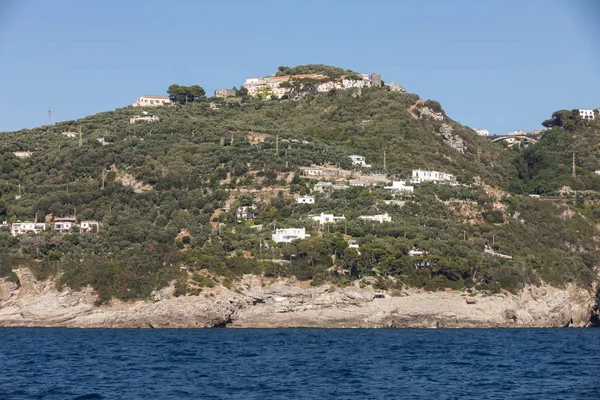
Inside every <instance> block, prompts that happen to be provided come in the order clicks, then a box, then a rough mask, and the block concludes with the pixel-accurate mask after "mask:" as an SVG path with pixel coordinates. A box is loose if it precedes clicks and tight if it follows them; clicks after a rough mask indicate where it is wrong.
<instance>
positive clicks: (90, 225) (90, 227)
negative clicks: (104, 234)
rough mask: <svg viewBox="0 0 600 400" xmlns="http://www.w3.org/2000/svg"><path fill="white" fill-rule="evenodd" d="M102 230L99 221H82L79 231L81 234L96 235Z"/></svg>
mask: <svg viewBox="0 0 600 400" xmlns="http://www.w3.org/2000/svg"><path fill="white" fill-rule="evenodd" d="M99 230H100V222H98V221H81V226H80V228H79V231H80V232H81V233H93V234H96V233H98V231H99Z"/></svg>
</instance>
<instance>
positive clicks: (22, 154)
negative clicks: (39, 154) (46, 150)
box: [13, 151, 33, 158]
mask: <svg viewBox="0 0 600 400" xmlns="http://www.w3.org/2000/svg"><path fill="white" fill-rule="evenodd" d="M13 154H14V155H15V157H17V158H28V157H31V154H33V153H31V152H30V151H15V152H14V153H13Z"/></svg>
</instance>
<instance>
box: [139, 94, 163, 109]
mask: <svg viewBox="0 0 600 400" xmlns="http://www.w3.org/2000/svg"><path fill="white" fill-rule="evenodd" d="M165 104H171V98H170V97H169V96H152V95H147V94H145V95H143V96H140V97H138V98H137V100H136V101H135V103H133V104H132V106H133V107H158V106H163V105H165Z"/></svg>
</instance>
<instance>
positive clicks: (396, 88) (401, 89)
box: [385, 82, 406, 93]
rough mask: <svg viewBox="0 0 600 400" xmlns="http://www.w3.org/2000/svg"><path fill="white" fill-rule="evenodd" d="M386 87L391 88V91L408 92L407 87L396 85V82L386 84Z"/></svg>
mask: <svg viewBox="0 0 600 400" xmlns="http://www.w3.org/2000/svg"><path fill="white" fill-rule="evenodd" d="M385 87H387V88H389V89H390V92H400V93H406V89H405V88H404V87H402V86H400V85H396V82H392V83H389V84H386V85H385Z"/></svg>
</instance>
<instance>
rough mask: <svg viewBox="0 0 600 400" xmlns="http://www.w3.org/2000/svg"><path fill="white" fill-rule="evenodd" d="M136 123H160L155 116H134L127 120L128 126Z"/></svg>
mask: <svg viewBox="0 0 600 400" xmlns="http://www.w3.org/2000/svg"><path fill="white" fill-rule="evenodd" d="M138 121H144V122H156V121H160V118H158V117H157V116H156V115H134V116H133V117H131V118H129V123H130V124H135V123H136V122H138Z"/></svg>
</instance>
